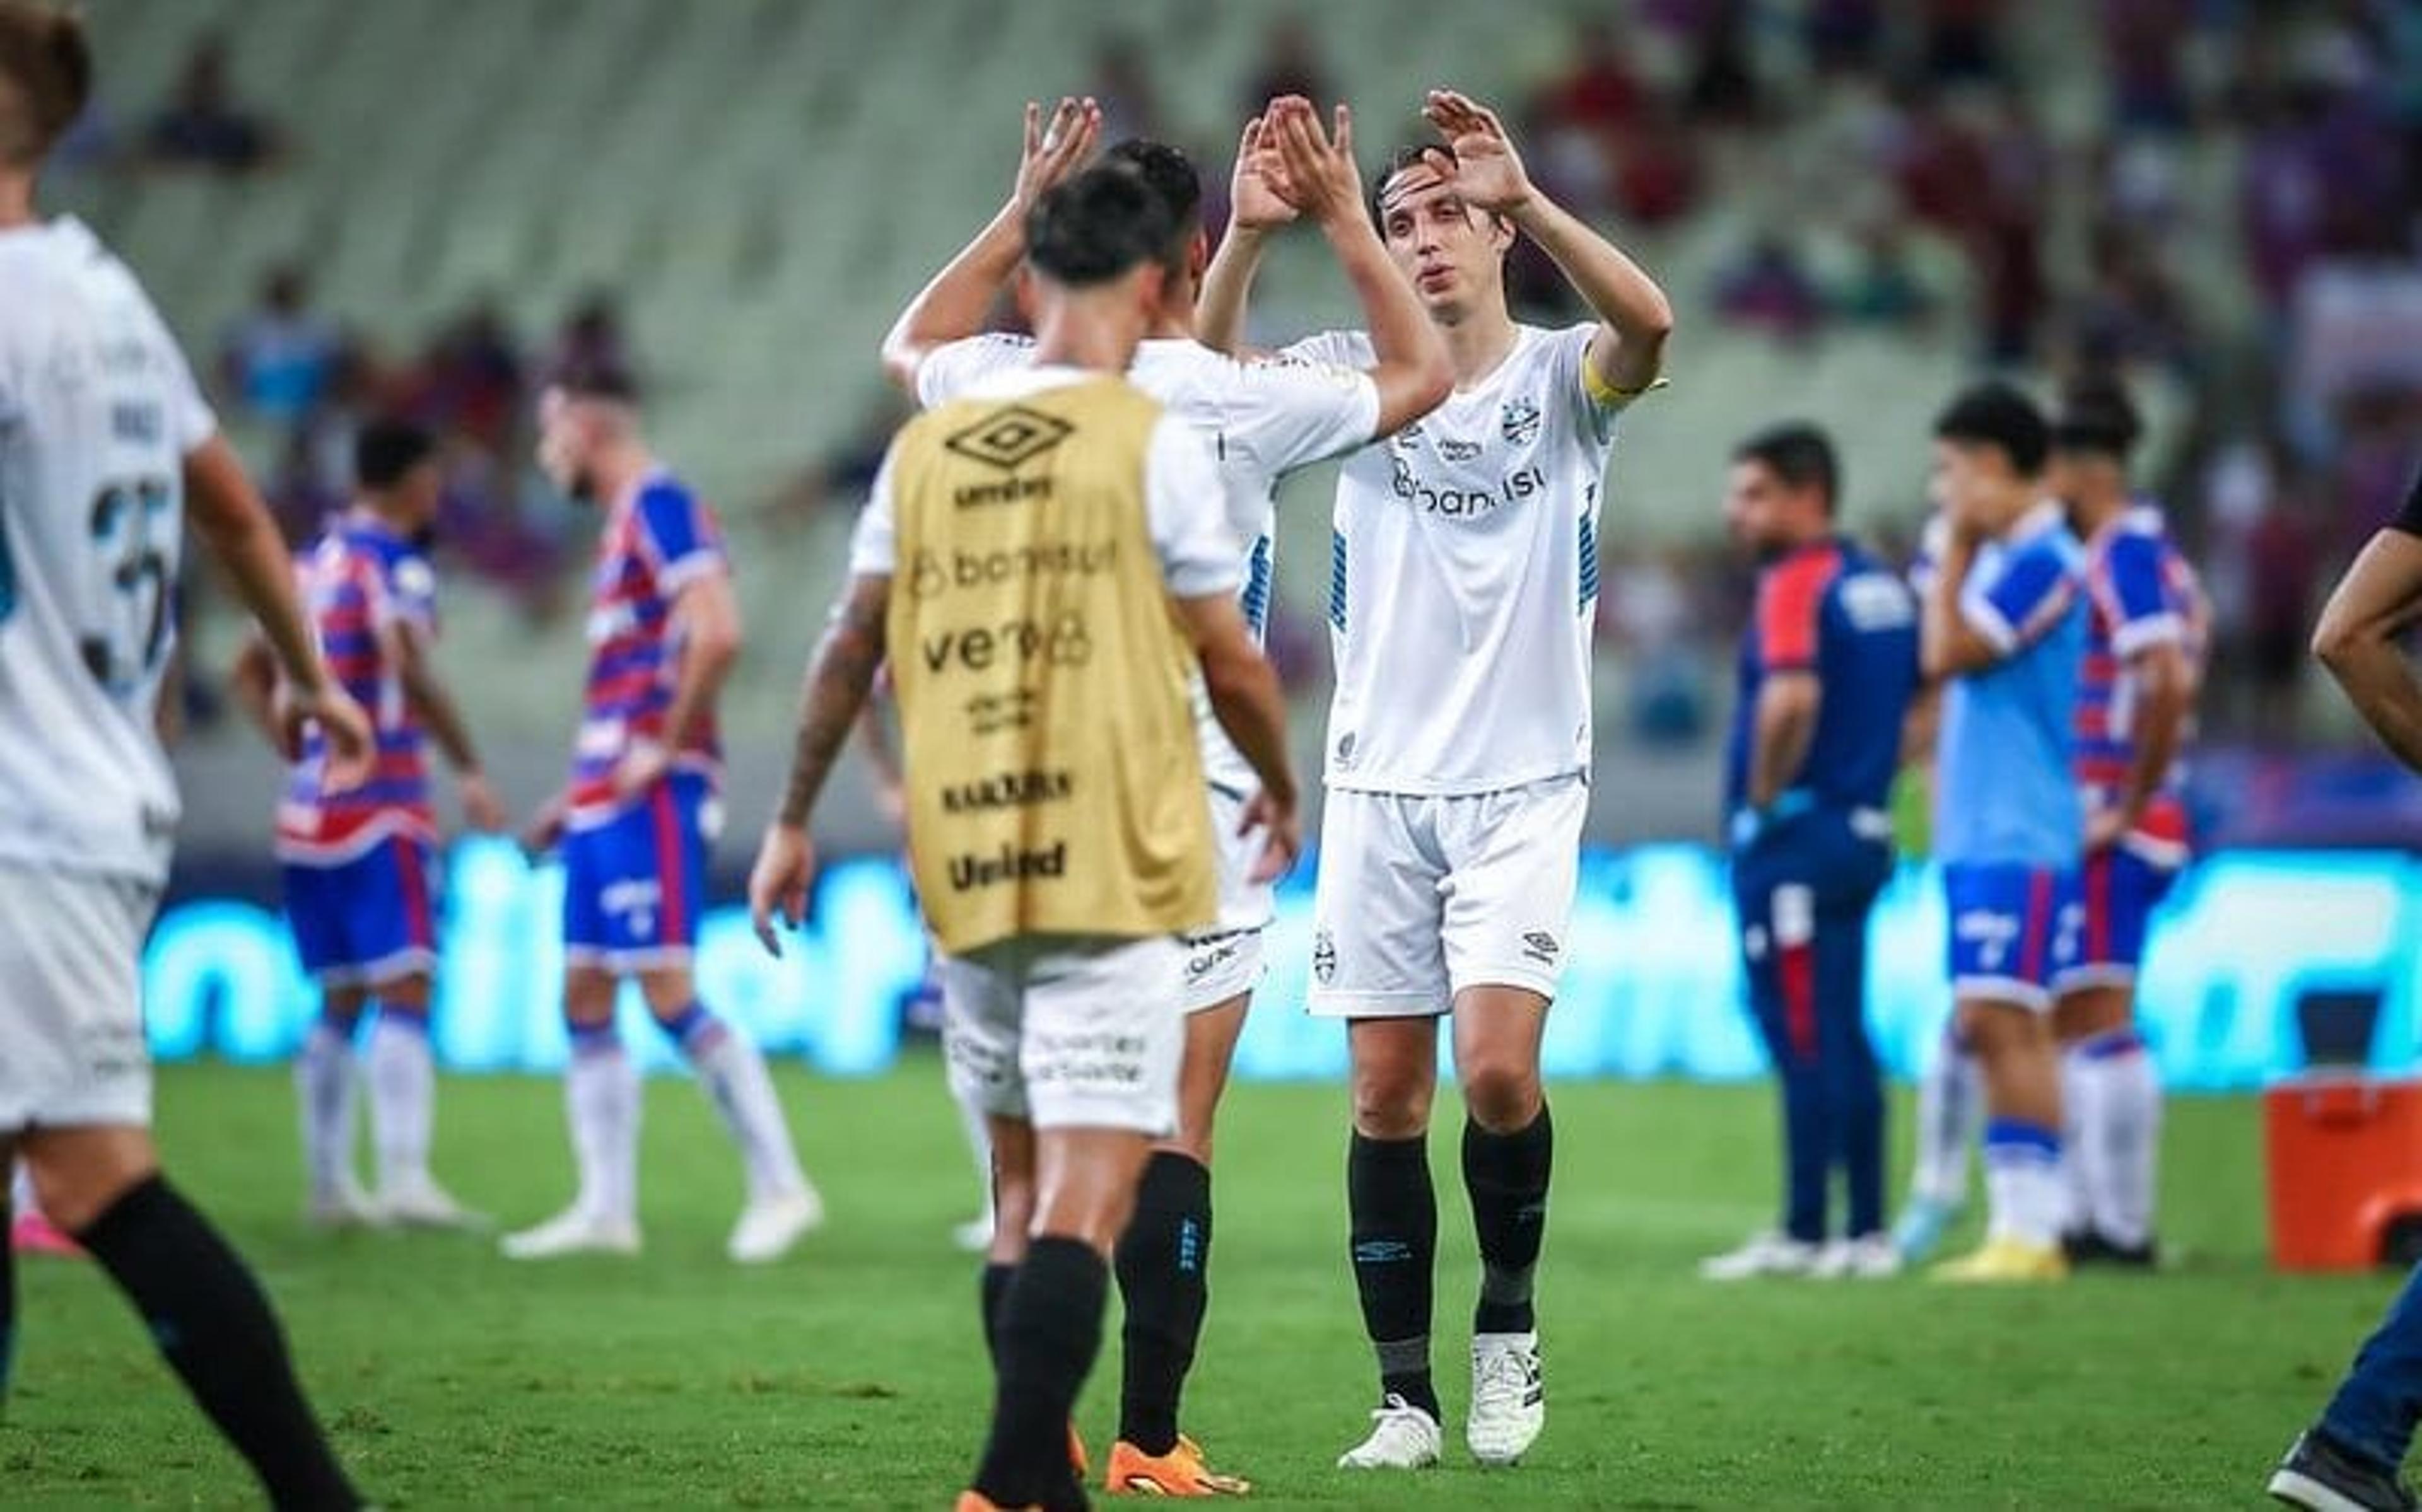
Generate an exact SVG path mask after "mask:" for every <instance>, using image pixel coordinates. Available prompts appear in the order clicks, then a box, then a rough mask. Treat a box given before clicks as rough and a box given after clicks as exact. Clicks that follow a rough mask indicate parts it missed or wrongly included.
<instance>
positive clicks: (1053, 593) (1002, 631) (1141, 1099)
mask: <svg viewBox="0 0 2422 1512" xmlns="http://www.w3.org/2000/svg"><path fill="white" fill-rule="evenodd" d="M1169 225H1170V223H1169V216H1168V211H1167V209H1166V207H1165V206H1164V205H1163V203H1162V202H1161V200H1160V198H1159V197H1158V196H1157V195H1155V194H1154V193H1153V192H1152V190H1151V189H1150V188H1149V187H1148V186H1147V185H1146V184H1144V183H1143V181H1142V180H1141V179H1140V178H1139V177H1138V176H1137V175H1136V174H1135V173H1134V172H1133V171H1132V170H1130V169H1126V168H1122V167H1115V166H1112V167H1103V168H1094V169H1089V170H1087V171H1086V172H1084V173H1081V174H1078V175H1077V176H1076V177H1074V178H1072V179H1069V180H1068V181H1067V182H1065V183H1063V184H1061V185H1059V186H1058V187H1056V188H1054V189H1052V190H1051V191H1049V192H1048V193H1046V194H1045V195H1042V196H1041V197H1040V198H1039V199H1038V200H1037V201H1036V204H1035V207H1034V209H1033V210H1032V212H1031V214H1030V217H1029V220H1028V223H1027V235H1026V242H1027V260H1028V277H1029V279H1030V288H1031V292H1032V295H1033V299H1034V302H1035V304H1036V306H1037V316H1038V319H1037V320H1036V336H1035V352H1034V361H1033V362H1032V364H1030V365H1029V366H1024V367H1022V368H1018V369H1014V370H1011V371H1004V372H1002V373H1000V374H998V375H996V376H994V377H993V378H991V379H989V380H987V381H985V382H981V383H978V384H975V385H971V386H970V388H969V389H968V390H967V392H966V393H964V394H963V395H962V396H961V397H958V398H957V399H954V400H952V402H949V403H946V404H942V405H940V406H938V407H936V408H935V409H933V410H931V411H929V412H928V413H926V414H924V415H923V416H920V418H919V419H917V420H915V421H913V422H911V423H910V424H909V425H908V427H907V428H906V429H904V430H903V431H902V432H901V434H900V436H899V437H898V438H897V439H896V440H895V441H894V442H893V444H892V447H891V450H890V452H889V455H888V456H887V457H886V458H885V460H884V464H883V467H882V470H881V472H880V473H879V475H877V477H876V479H875V483H874V489H873V497H872V498H871V499H870V500H869V501H868V504H867V507H866V511H865V514H864V516H863V517H862V518H861V520H860V521H859V524H858V530H857V542H856V544H855V546H854V548H853V551H852V561H851V572H852V577H851V582H850V585H849V588H848V590H847V593H846V595H845V597H844V599H843V600H842V603H841V607H840V609H839V611H838V612H837V616H836V618H835V622H834V625H833V627H832V629H831V631H829V632H828V633H827V634H826V638H825V641H824V644H823V645H822V647H819V649H818V652H817V656H816V661H815V664H814V666H813V668H812V669H811V670H810V674H809V681H808V689H807V694H806V707H805V709H804V711H803V714H802V717H801V725H800V730H799V740H798V749H797V753H796V756H795V760H794V768H793V772H792V779H791V783H790V786H789V788H788V790H787V792H786V793H785V795H784V799H783V803H782V807H781V812H780V815H779V818H778V819H777V821H776V823H775V824H774V825H773V826H771V827H770V828H769V829H768V830H767V832H766V835H765V839H764V843H763V848H762V850H761V851H760V853H759V857H758V863H757V868H756V871H755V873H754V875H753V876H752V877H751V879H750V882H749V901H750V906H751V909H752V912H754V914H755V916H756V918H757V921H758V926H759V929H760V931H761V933H762V935H763V938H764V939H765V940H766V942H767V943H768V945H769V946H771V945H772V944H773V943H774V940H775V936H774V934H773V923H772V921H773V918H774V916H775V915H776V914H777V913H778V912H779V913H780V914H782V915H783V916H784V917H786V918H793V919H795V918H796V917H797V916H798V914H799V913H800V912H802V911H803V910H804V908H805V906H806V893H807V886H808V882H809V880H810V874H811V870H812V865H813V862H812V851H811V849H810V845H809V842H808V837H807V832H806V825H807V820H808V818H809V816H810V812H811V811H812V809H813V807H814V804H815V801H816V798H817V796H818V794H819V793H820V792H821V791H822V789H823V787H824V784H825V780H826V776H827V775H828V774H829V772H831V769H832V765H833V761H834V759H835V757H836V756H838V755H839V753H840V750H841V746H842V744H843V743H844V742H845V741H846V740H847V739H848V735H849V732H850V729H851V727H852V725H854V723H855V722H856V720H857V715H858V711H859V709H861V708H862V707H863V705H864V703H865V698H866V694H867V690H868V687H869V685H870V684H871V682H872V681H873V677H874V673H875V669H876V667H877V666H878V665H880V664H882V663H883V662H884V661H885V659H886V657H887V656H888V657H889V663H890V667H891V675H892V679H893V685H894V691H895V695H896V698H897V702H898V706H899V710H900V723H901V735H902V744H903V748H904V785H905V790H906V796H907V822H908V851H909V860H910V869H911V870H912V872H913V873H914V874H915V878H916V882H917V891H918V896H919V899H920V905H921V907H922V908H923V910H924V912H925V918H926V924H927V926H928V927H929V928H930V929H931V931H932V933H933V936H934V938H935V941H936V944H937V945H938V947H939V948H940V950H941V952H942V955H943V958H944V959H943V962H942V993H943V1013H944V1045H945V1051H946V1054H947V1057H948V1060H949V1062H950V1068H951V1075H952V1083H953V1087H954V1090H955V1091H957V1092H958V1094H959V1095H960V1096H961V1097H962V1098H964V1099H970V1100H973V1101H976V1102H977V1103H979V1104H980V1105H981V1106H983V1108H984V1110H985V1112H986V1113H987V1115H989V1117H990V1120H991V1126H992V1136H993V1149H994V1169H995V1180H996V1185H997V1194H998V1202H999V1208H1000V1218H999V1224H998V1231H997V1232H998V1238H997V1239H996V1246H995V1249H994V1252H993V1253H994V1258H995V1259H996V1260H997V1261H999V1262H1001V1266H1000V1268H999V1269H998V1270H994V1271H990V1272H988V1273H987V1277H986V1280H987V1285H986V1286H985V1290H984V1304H985V1305H984V1312H985V1332H986V1336H987V1339H988V1341H989V1342H990V1344H991V1346H992V1349H993V1352H994V1365H995V1373H996V1396H995V1400H994V1408H993V1421H992V1428H991V1433H990V1436H989V1438H988V1440H987V1442H986V1444H985V1447H984V1452H983V1459H982V1461H981V1463H980V1464H979V1466H978V1468H977V1472H976V1476H975V1484H974V1487H973V1489H970V1490H969V1491H968V1492H967V1494H966V1495H965V1496H964V1497H963V1498H962V1499H961V1501H960V1506H961V1507H962V1508H963V1509H987V1508H993V1507H999V1506H1015V1507H1023V1506H1035V1505H1040V1506H1050V1507H1061V1506H1081V1505H1083V1504H1084V1493H1083V1490H1082V1489H1081V1488H1080V1487H1079V1486H1078V1485H1077V1480H1076V1476H1075V1473H1074V1471H1073V1469H1072V1466H1071V1465H1070V1462H1069V1458H1068V1455H1067V1452H1066V1437H1065V1435H1066V1425H1067V1419H1068V1411H1069V1409H1070V1408H1071V1407H1072V1406H1073V1405H1074V1403H1075V1401H1076V1398H1077V1390H1078V1388H1079V1387H1080V1386H1081V1385H1082V1384H1083V1381H1084V1379H1085V1376H1086V1375H1087V1373H1088V1372H1089V1371H1090V1370H1091V1369H1092V1366H1093V1358H1094V1355H1095V1354H1096V1353H1097V1352H1098V1350H1099V1348H1100V1345H1101V1327H1102V1312H1103V1307H1104V1304H1105V1302H1106V1301H1107V1298H1108V1292H1109V1256H1110V1253H1111V1249H1112V1246H1113V1245H1114V1244H1115V1243H1116V1241H1117V1239H1118V1238H1119V1236H1120V1235H1121V1233H1122V1232H1124V1229H1125V1227H1126V1224H1127V1222H1128V1218H1129V1216H1130V1213H1131V1211H1132V1208H1133V1206H1134V1201H1135V1192H1136V1186H1137V1181H1138V1178H1139V1177H1140V1174H1141V1172H1142V1169H1143V1165H1144V1161H1145V1159H1146V1156H1147V1153H1148V1151H1149V1149H1150V1146H1151V1142H1152V1141H1153V1140H1154V1139H1156V1138H1160V1137H1165V1136H1167V1135H1168V1134H1169V1133H1170V1132H1171V1131H1172V1130H1173V1129H1174V1127H1175V1125H1176V1111H1177V1110H1176V1104H1177V1070H1178V1059H1179V1054H1180V1048H1181V1046H1182V1044H1183V1041H1184V1023H1183V1017H1182V1012H1181V1008H1180V1005H1179V1004H1180V997H1181V992H1180V988H1181V984H1182V977H1183V973H1184V970H1185V959H1184V952H1183V950H1182V948H1181V946H1180V944H1179V939H1180V937H1181V936H1183V935H1186V934H1187V933H1189V932H1194V931H1199V930H1201V929H1203V928H1205V927H1208V926H1209V925H1210V924H1211V922H1212V921H1213V919H1214V918H1215V916H1216V915H1217V912H1218V907H1219V893H1218V887H1217V882H1216V879H1215V876H1214V870H1213V863H1214V849H1215V848H1214V845H1213V839H1212V827H1211V814H1210V806H1209V804H1208V803H1205V802H1204V799H1203V764H1202V756H1201V754H1200V750H1199V747H1198V744H1197V741H1196V739H1195V735H1194V726H1193V720H1192V714H1191V710H1190V707H1189V703H1188V697H1187V690H1188V687H1189V684H1190V682H1191V680H1192V679H1193V678H1194V677H1195V676H1196V674H1197V671H1198V668H1199V672H1200V676H1201V678H1202V679H1203V685H1204V687H1205V688H1206V689H1207V691H1208V694H1209V697H1210V700H1211V703H1212V706H1213V708H1214V709H1216V710H1217V711H1218V713H1219V719H1220V724H1221V726H1222V727H1223V728H1224V729H1225V730H1226V731H1227V733H1228V735H1229V737H1230V738H1231V739H1232V740H1235V743H1236V746H1237V748H1238V750H1239V751H1241V752H1242V753H1243V754H1244V756H1245V758H1246V760H1247V761H1248V762H1250V764H1251V767H1252V770H1253V772H1254V773H1255V775H1256V777H1257V779H1258V781H1259V783H1260V790H1259V791H1258V792H1256V793H1255V794H1254V795H1253V796H1252V797H1251V798H1250V799H1249V800H1248V801H1247V803H1245V805H1244V807H1243V811H1242V815H1241V821H1242V823H1243V825H1244V826H1245V827H1248V828H1260V829H1263V830H1266V846H1265V850H1264V858H1265V859H1264V861H1263V864H1262V869H1263V871H1264V873H1265V874H1266V875H1274V874H1275V873H1276V872H1277V871H1279V870H1282V869H1283V868H1284V867H1285V866H1286V865H1289V864H1291V863H1292V861H1293V859H1294V856H1295V852H1296V850H1297V845H1298V844H1299V834H1298V829H1297V818H1296V812H1295V804H1296V787H1295V781H1294V777H1293V774H1292V772H1290V771H1289V770H1288V765H1287V759H1286V753H1285V743H1284V711H1283V708H1282V704H1281V701H1280V695H1279V690H1278V682H1277V678H1276V677H1275V676H1274V675H1273V674H1272V673H1271V671H1270V669H1269V665H1268V663H1267V662H1265V661H1264V660H1263V659H1262V657H1261V654H1260V652H1259V651H1258V650H1257V649H1256V648H1255V647H1254V646H1253V643H1252V637H1251V634H1250V631H1249V630H1248V628H1247V626H1246V622H1245V617H1244V615H1243V613H1242V612H1241V610H1240V609H1239V608H1238V606H1237V601H1236V590H1237V586H1238V584H1239V581H1240V573H1239V571H1238V564H1239V560H1240V552H1239V550H1238V546H1237V542H1236V540H1235V536H1234V535H1233V534H1232V533H1231V531H1230V530H1229V528H1228V526H1227V524H1226V522H1225V521H1224V519H1223V518H1222V515H1221V511H1220V507H1219V499H1220V489H1219V475H1218V472H1217V468H1216V465H1215V463H1214V461H1213V459H1212V456H1211V453H1210V451H1209V450H1208V448H1206V447H1205V446H1204V445H1203V443H1202V441H1201V440H1200V439H1199V438H1198V437H1197V436H1196V435H1195V434H1194V433H1193V431H1192V429H1190V428H1189V427H1188V426H1187V424H1186V423H1185V421H1183V420H1182V419H1179V418H1177V417H1175V416H1173V415H1171V414H1168V413H1164V412H1163V410H1162V409H1161V407H1160V405H1159V404H1157V403H1156V402H1155V401H1154V400H1153V399H1151V398H1149V397H1146V396H1145V395H1144V394H1143V393H1142V392H1141V391H1140V390H1139V389H1136V388H1134V387H1133V386H1131V385H1130V384H1128V383H1127V382H1126V381H1125V380H1124V378H1123V377H1121V376H1119V375H1121V374H1123V373H1124V371H1125V370H1126V367H1127V365H1128V363H1129V361H1130V360H1131V359H1132V357H1133V355H1134V352H1135V348H1136V344H1137V342H1138V341H1139V340H1140V338H1141V336H1142V335H1143V333H1144V331H1145V329H1146V328H1147V326H1148V325H1149V323H1150V320H1151V318H1152V315H1153V312H1154V310H1155V308H1156V304H1157V302H1158V300H1159V297H1160V293H1161V281H1162V278H1163V268H1162V266H1161V262H1160V257H1161V253H1162V250H1163V248H1164V246H1165V245H1166V242H1167V239H1168V235H1169Z"/></svg>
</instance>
